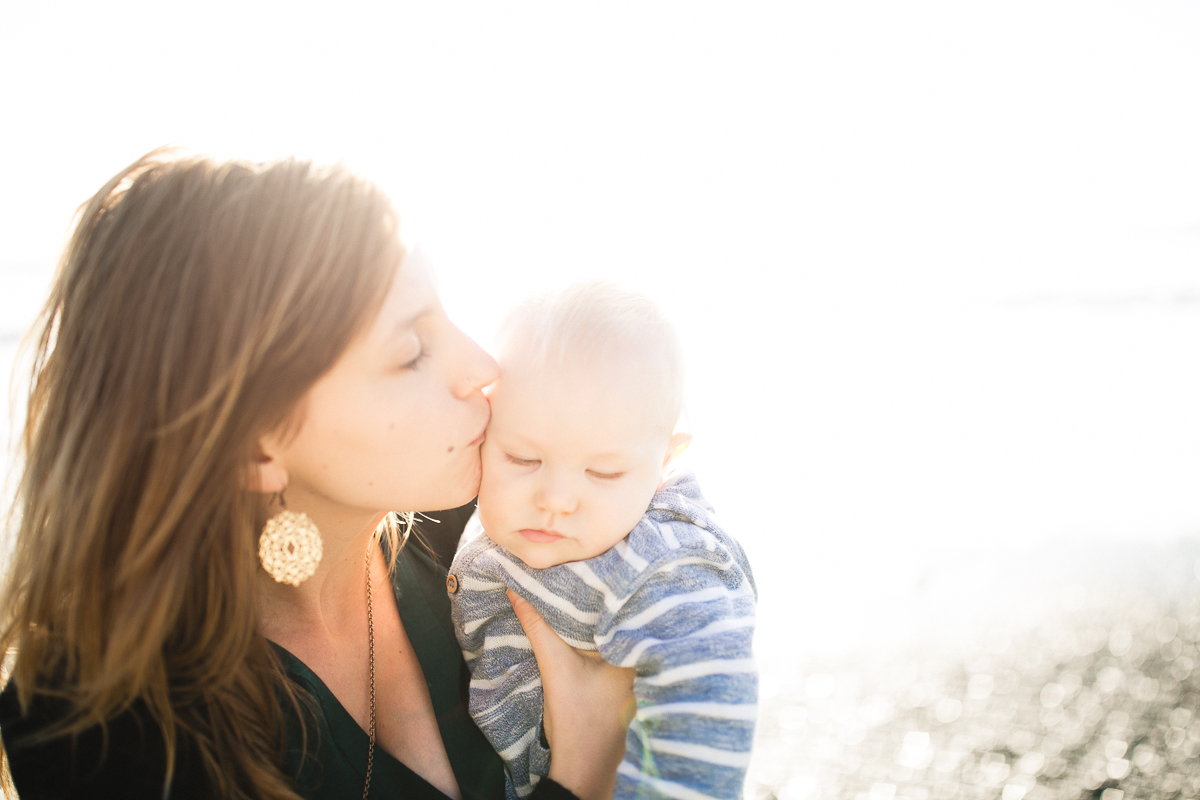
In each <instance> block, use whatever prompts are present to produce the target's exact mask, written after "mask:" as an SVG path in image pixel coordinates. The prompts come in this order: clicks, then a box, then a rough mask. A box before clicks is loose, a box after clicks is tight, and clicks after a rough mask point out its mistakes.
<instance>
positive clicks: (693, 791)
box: [447, 283, 758, 800]
mask: <svg viewBox="0 0 1200 800" xmlns="http://www.w3.org/2000/svg"><path fill="white" fill-rule="evenodd" d="M498 356H499V362H500V369H501V377H500V379H499V380H498V381H497V382H496V384H495V385H494V387H493V390H492V392H491V395H490V400H491V405H492V420H491V424H490V425H489V426H488V430H487V439H486V441H485V442H484V444H483V450H482V457H483V483H482V486H481V487H480V490H479V510H478V512H477V513H476V516H475V517H474V518H473V522H476V523H477V524H482V528H483V532H484V533H486V535H485V536H477V537H476V538H474V539H472V540H471V541H469V542H468V543H467V544H466V545H464V547H463V548H462V549H461V550H460V551H459V553H458V555H457V556H456V557H455V559H454V565H453V566H452V568H451V570H450V578H449V579H448V580H447V588H448V589H449V591H450V600H451V607H452V610H453V617H454V624H455V626H456V629H457V633H458V640H459V644H460V645H461V646H462V649H463V655H464V656H465V658H466V660H467V665H468V668H469V669H470V671H471V689H470V713H471V716H472V717H473V718H474V720H475V722H476V724H478V725H479V727H480V729H481V730H482V731H483V732H484V734H485V735H486V736H487V737H488V739H489V740H490V741H491V743H492V746H493V747H495V749H496V751H497V752H498V753H499V754H500V756H501V758H503V759H504V761H505V764H506V768H507V771H508V775H507V777H508V780H507V786H506V789H507V794H508V797H509V798H510V800H512V798H519V797H524V796H526V795H528V794H529V793H530V792H531V791H532V790H533V786H534V785H535V784H536V783H537V781H538V780H539V779H540V778H541V777H543V776H545V775H546V773H547V772H548V771H549V764H550V755H551V754H550V752H549V751H548V750H547V749H546V746H545V742H544V739H543V737H542V728H541V720H542V689H541V680H540V678H539V675H538V670H537V663H536V661H535V660H534V657H533V652H532V650H531V649H530V645H529V641H528V640H527V639H526V638H525V635H524V633H523V631H522V629H521V626H520V624H519V623H518V622H517V618H516V616H515V615H514V613H513V611H512V606H511V605H510V604H509V602H508V599H507V597H506V596H505V589H507V588H511V589H512V590H513V591H515V592H516V593H518V594H520V595H521V596H522V597H524V598H525V599H526V600H528V601H529V602H530V603H532V604H533V606H534V607H535V608H536V609H537V611H538V613H540V614H541V615H542V617H543V618H544V619H545V620H546V622H547V623H549V624H550V626H551V627H552V628H554V630H556V631H557V632H558V634H559V635H560V636H562V638H563V639H564V640H566V641H567V643H569V644H570V645H571V646H573V647H576V648H579V649H581V650H598V651H599V653H600V655H601V656H602V657H603V658H604V659H605V660H607V661H608V662H609V663H612V664H615V665H617V666H621V667H632V668H633V669H634V670H635V672H636V678H635V681H634V694H635V696H636V698H637V715H636V717H635V718H634V719H633V722H632V724H631V725H630V729H629V733H628V737H627V739H626V748H625V759H624V761H623V762H622V764H621V766H620V769H619V770H618V773H617V787H616V792H615V795H614V796H615V797H617V798H634V797H663V798H698V799H699V798H704V797H714V798H736V797H740V796H741V790H742V783H743V780H744V778H745V771H746V766H747V764H748V762H749V760H750V744H751V739H752V737H753V733H754V720H755V711H756V700H757V686H758V678H757V672H756V669H755V664H754V660H753V658H752V656H751V639H752V636H753V632H754V603H755V588H754V581H753V578H752V577H751V574H750V565H749V564H748V563H747V561H746V557H745V555H744V554H743V552H742V548H741V547H740V546H739V545H738V543H737V542H736V541H735V540H734V539H733V538H732V537H730V536H729V535H728V534H726V533H725V532H724V531H722V530H721V528H720V527H718V526H717V524H716V522H715V521H714V519H713V515H712V509H711V507H709V505H708V503H707V502H706V501H705V499H704V497H703V496H702V495H701V494H700V489H699V486H698V485H697V483H696V481H695V479H694V478H693V477H692V476H690V475H687V474H683V475H677V476H671V477H668V476H667V466H668V464H669V463H670V462H671V460H672V458H673V457H674V456H675V455H677V454H678V453H679V452H681V451H682V449H683V448H684V447H685V446H686V445H687V443H688V441H689V439H690V436H689V435H688V434H684V433H673V430H674V429H675V426H676V424H677V422H678V419H679V415H680V412H681V407H682V395H683V391H682V382H683V374H682V359H681V354H680V349H679V345H678V343H677V340H676V338H675V335H674V333H673V331H672V330H671V328H670V326H669V325H668V323H667V322H666V321H665V320H664V319H663V317H662V316H661V314H660V313H659V312H658V310H657V308H656V307H655V306H654V305H653V304H652V303H651V302H650V301H649V300H647V299H645V298H643V297H641V296H639V295H636V294H632V293H630V292H627V291H625V290H622V289H618V288H616V287H614V286H612V285H610V284H603V283H590V284H583V285H578V286H575V287H573V288H571V289H568V290H566V291H565V292H562V293H560V294H558V295H553V296H549V297H544V298H540V299H537V300H534V301H531V302H528V303H526V304H525V305H523V306H521V307H519V308H518V309H517V310H516V312H514V314H513V315H512V316H511V317H510V319H509V321H508V322H507V323H506V325H505V327H504V329H503V331H502V335H501V344H500V350H499V354H498Z"/></svg>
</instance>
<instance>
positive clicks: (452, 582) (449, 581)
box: [446, 575, 458, 594]
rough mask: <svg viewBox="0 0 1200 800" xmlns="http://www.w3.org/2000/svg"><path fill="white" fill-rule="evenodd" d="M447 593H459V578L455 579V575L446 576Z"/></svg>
mask: <svg viewBox="0 0 1200 800" xmlns="http://www.w3.org/2000/svg"><path fill="white" fill-rule="evenodd" d="M446 591H447V592H449V593H450V594H454V593H455V592H457V591H458V578H456V577H454V576H453V575H447V576H446Z"/></svg>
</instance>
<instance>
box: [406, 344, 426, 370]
mask: <svg viewBox="0 0 1200 800" xmlns="http://www.w3.org/2000/svg"><path fill="white" fill-rule="evenodd" d="M428 355H429V352H428V351H427V350H426V349H425V346H424V345H421V349H420V350H419V351H417V354H416V355H415V356H414V357H413V358H412V359H411V360H409V361H407V362H405V363H404V364H401V365H400V369H402V370H413V369H416V368H417V367H418V366H420V365H421V362H422V361H424V360H425V358H426V356H428Z"/></svg>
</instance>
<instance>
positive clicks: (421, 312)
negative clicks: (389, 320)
mask: <svg viewBox="0 0 1200 800" xmlns="http://www.w3.org/2000/svg"><path fill="white" fill-rule="evenodd" d="M430 311H433V306H432V305H427V306H422V307H421V308H420V309H418V310H417V311H414V312H413V313H411V314H406V315H405V316H403V317H401V318H400V319H398V320H396V323H395V324H394V325H393V326H392V331H391V333H392V335H393V336H396V335H397V334H401V333H404V332H405V331H407V330H408V329H409V328H411V327H412V326H413V325H415V324H417V320H419V319H420V318H421V317H423V316H425V315H426V314H428V313H429V312H430Z"/></svg>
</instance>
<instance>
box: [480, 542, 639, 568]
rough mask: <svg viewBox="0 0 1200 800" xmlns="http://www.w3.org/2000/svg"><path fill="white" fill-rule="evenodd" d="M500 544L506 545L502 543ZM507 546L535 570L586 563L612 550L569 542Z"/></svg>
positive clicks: (520, 543)
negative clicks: (586, 546)
mask: <svg viewBox="0 0 1200 800" xmlns="http://www.w3.org/2000/svg"><path fill="white" fill-rule="evenodd" d="M518 535H519V534H518ZM499 544H504V543H503V542H500V543H499ZM613 544H614V545H615V544H616V543H615V542H614V543H613ZM505 546H506V547H507V548H508V549H509V550H510V551H512V553H513V554H514V555H516V556H517V558H519V559H521V560H522V561H524V562H525V564H526V566H529V567H533V568H534V569H549V568H550V567H557V566H560V565H562V564H570V563H571V562H573V561H586V560H588V559H589V558H594V557H595V556H598V555H600V554H601V553H604V552H606V551H607V550H609V549H611V548H607V547H606V548H603V549H600V550H596V549H595V548H584V547H581V546H580V545H579V543H578V542H571V543H570V544H568V543H567V542H558V543H555V544H533V543H530V542H525V541H514V542H511V543H509V544H507V545H505Z"/></svg>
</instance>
